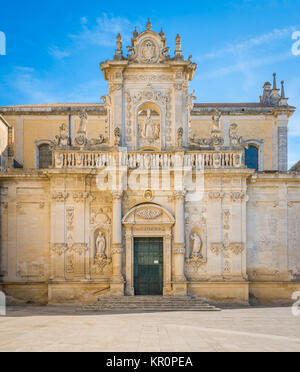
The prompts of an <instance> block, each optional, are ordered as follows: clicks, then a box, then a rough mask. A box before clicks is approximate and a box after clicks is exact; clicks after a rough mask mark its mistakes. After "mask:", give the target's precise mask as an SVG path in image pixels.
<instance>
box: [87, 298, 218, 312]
mask: <svg viewBox="0 0 300 372" xmlns="http://www.w3.org/2000/svg"><path fill="white" fill-rule="evenodd" d="M83 310H84V311H95V312H109V311H220V309H218V308H217V307H215V306H212V305H210V304H208V303H206V302H205V301H203V300H201V299H197V298H193V297H160V296H133V297H126V296H125V297H101V298H99V299H98V301H97V302H96V303H94V304H91V305H87V306H84V307H83Z"/></svg>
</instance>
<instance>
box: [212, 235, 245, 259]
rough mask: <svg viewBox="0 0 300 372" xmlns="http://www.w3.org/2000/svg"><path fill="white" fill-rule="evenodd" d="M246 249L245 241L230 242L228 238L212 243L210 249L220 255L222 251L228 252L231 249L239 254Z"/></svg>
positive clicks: (233, 252) (235, 253)
mask: <svg viewBox="0 0 300 372" xmlns="http://www.w3.org/2000/svg"><path fill="white" fill-rule="evenodd" d="M244 250H245V246H244V243H230V242H228V240H227V239H225V241H224V242H220V243H211V245H210V251H211V253H212V254H214V255H216V256H219V255H220V254H221V253H228V252H229V251H230V252H231V253H232V254H234V255H236V256H238V255H240V254H242V253H243V251H244Z"/></svg>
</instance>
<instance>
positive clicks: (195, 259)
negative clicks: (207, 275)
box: [186, 255, 207, 272]
mask: <svg viewBox="0 0 300 372" xmlns="http://www.w3.org/2000/svg"><path fill="white" fill-rule="evenodd" d="M186 262H187V264H188V265H191V266H192V268H193V269H194V271H195V272H197V271H198V269H199V268H200V267H201V266H203V265H205V264H207V259H206V258H203V257H202V256H200V255H193V256H191V258H189V259H187V261H186Z"/></svg>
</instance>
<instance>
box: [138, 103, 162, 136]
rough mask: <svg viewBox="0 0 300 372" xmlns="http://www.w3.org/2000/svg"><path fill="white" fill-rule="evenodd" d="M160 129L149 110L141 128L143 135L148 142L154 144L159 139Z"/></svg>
mask: <svg viewBox="0 0 300 372" xmlns="http://www.w3.org/2000/svg"><path fill="white" fill-rule="evenodd" d="M159 134H160V127H159V125H158V124H155V123H154V121H153V119H152V117H151V110H150V109H148V110H147V117H146V120H145V121H144V123H143V124H142V127H141V135H142V137H143V138H144V139H145V140H147V141H148V142H154V141H156V140H157V139H158V138H159Z"/></svg>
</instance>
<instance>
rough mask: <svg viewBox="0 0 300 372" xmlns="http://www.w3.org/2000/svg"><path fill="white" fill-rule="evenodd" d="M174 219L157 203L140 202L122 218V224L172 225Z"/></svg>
mask: <svg viewBox="0 0 300 372" xmlns="http://www.w3.org/2000/svg"><path fill="white" fill-rule="evenodd" d="M174 223H175V219H174V217H173V216H172V214H171V213H170V212H169V211H167V210H166V209H165V208H163V207H161V206H160V205H157V204H151V203H149V204H141V205H138V206H136V207H134V208H132V209H131V210H130V211H129V212H128V213H127V214H126V215H125V217H124V218H123V224H124V225H131V224H132V225H145V224H147V225H149V224H150V225H174Z"/></svg>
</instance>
